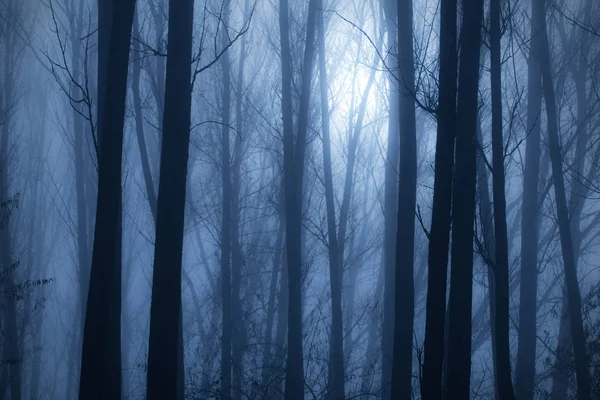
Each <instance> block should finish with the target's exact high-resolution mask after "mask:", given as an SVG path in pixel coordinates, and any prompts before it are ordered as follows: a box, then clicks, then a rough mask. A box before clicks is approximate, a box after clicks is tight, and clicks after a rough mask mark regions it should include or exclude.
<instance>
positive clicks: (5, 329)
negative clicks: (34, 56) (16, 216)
mask: <svg viewBox="0 0 600 400" xmlns="http://www.w3.org/2000/svg"><path fill="white" fill-rule="evenodd" d="M7 11H8V14H9V15H14V14H13V13H14V12H15V11H16V8H15V5H14V4H13V3H12V2H10V3H9V4H8V6H7ZM7 36H8V37H6V38H5V39H4V40H5V43H3V44H4V46H5V49H4V54H3V58H4V59H3V65H2V69H3V70H4V71H3V73H2V81H3V82H2V89H3V90H2V93H0V113H2V114H3V118H2V121H1V127H2V130H1V131H0V202H5V201H7V200H8V199H9V194H8V182H9V175H8V166H9V165H10V163H11V162H10V159H9V154H8V153H9V148H10V144H11V141H10V134H11V130H12V126H11V125H12V122H13V121H12V113H13V111H12V110H11V108H12V106H13V103H14V101H15V99H14V82H13V80H14V72H15V71H14V65H13V61H14V55H15V49H14V47H13V46H14V42H13V40H12V39H13V37H14V36H13V35H12V34H10V33H9V34H8V35H7ZM5 213H6V214H5ZM11 225H12V224H11V221H10V210H8V211H7V210H6V209H3V208H2V209H0V274H1V275H2V280H3V282H2V288H0V290H1V291H2V304H0V305H1V306H2V326H1V328H2V339H3V340H2V357H1V358H0V360H1V362H2V364H3V365H5V366H6V367H5V368H3V371H2V376H1V377H0V378H1V379H2V381H3V382H2V383H3V385H2V386H3V387H2V388H1V390H0V397H4V396H5V393H4V389H5V388H4V384H7V386H8V391H9V393H10V399H11V400H21V397H22V389H21V365H22V361H23V360H22V358H21V346H22V344H21V343H20V339H21V338H20V337H19V333H18V329H17V304H16V302H17V296H16V295H14V294H12V293H11V292H12V288H13V287H14V285H15V279H14V269H15V266H16V265H17V264H16V260H14V258H13V257H14V256H13V243H12V238H11V232H10V230H11Z"/></svg>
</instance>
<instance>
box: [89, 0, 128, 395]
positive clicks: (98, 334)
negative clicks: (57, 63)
mask: <svg viewBox="0 0 600 400" xmlns="http://www.w3.org/2000/svg"><path fill="white" fill-rule="evenodd" d="M135 3H136V2H135V0H124V1H121V2H118V3H113V6H112V23H111V28H110V42H109V55H108V60H107V67H106V68H107V69H106V92H105V97H104V107H103V112H102V114H101V115H100V116H99V117H100V118H99V119H100V120H101V121H102V122H101V124H100V126H101V131H100V134H99V136H100V138H99V140H100V148H99V155H98V156H99V160H98V205H97V210H96V227H95V232H94V247H93V253H92V269H91V273H90V286H89V291H88V300H87V311H86V314H85V326H84V335H83V348H82V360H81V376H80V383H79V398H80V399H107V398H119V397H120V396H121V240H122V238H121V170H122V158H123V126H124V120H125V98H126V93H127V69H128V66H129V44H130V38H131V30H132V25H133V15H134V12H135Z"/></svg>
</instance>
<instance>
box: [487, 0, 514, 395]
mask: <svg viewBox="0 0 600 400" xmlns="http://www.w3.org/2000/svg"><path fill="white" fill-rule="evenodd" d="M489 38H490V63H491V91H492V154H493V160H492V163H493V167H492V168H493V182H492V185H493V196H494V228H495V229H494V233H495V234H494V238H495V243H496V245H495V260H494V261H495V265H494V280H493V283H494V286H493V291H494V297H493V299H494V307H495V320H494V326H493V329H494V331H495V333H496V340H495V343H494V346H495V348H496V355H495V357H494V371H495V378H496V379H495V383H496V393H497V396H498V399H499V400H511V399H514V398H515V395H514V392H513V388H512V380H511V373H510V343H509V326H508V320H509V311H508V310H509V305H508V303H509V293H508V238H507V236H506V235H507V228H506V191H505V178H504V138H503V134H502V63H501V59H500V57H501V56H500V51H501V39H502V32H501V30H500V0H491V3H490V33H489Z"/></svg>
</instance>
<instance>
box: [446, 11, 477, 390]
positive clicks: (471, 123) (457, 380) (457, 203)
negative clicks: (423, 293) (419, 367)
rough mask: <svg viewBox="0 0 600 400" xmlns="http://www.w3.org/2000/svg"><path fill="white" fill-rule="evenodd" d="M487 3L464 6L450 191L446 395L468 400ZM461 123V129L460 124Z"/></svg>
mask: <svg viewBox="0 0 600 400" xmlns="http://www.w3.org/2000/svg"><path fill="white" fill-rule="evenodd" d="M482 21H483V1H481V0H468V1H464V2H463V20H462V28H461V43H460V68H459V76H458V103H457V111H456V123H457V126H456V165H455V174H454V182H453V188H452V194H453V197H452V204H453V211H452V250H451V251H452V254H451V257H452V258H451V274H450V298H449V304H448V305H449V334H448V371H447V373H448V377H447V396H448V398H450V399H466V398H469V396H470V383H471V306H472V302H473V223H474V217H475V191H476V188H475V183H476V173H477V172H476V161H475V160H476V152H475V143H476V132H477V112H478V102H477V99H478V86H479V58H480V47H481V28H482ZM459 124H460V125H459Z"/></svg>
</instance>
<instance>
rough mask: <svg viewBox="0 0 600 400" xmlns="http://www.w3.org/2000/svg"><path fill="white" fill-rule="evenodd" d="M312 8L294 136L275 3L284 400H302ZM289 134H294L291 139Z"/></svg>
mask: <svg viewBox="0 0 600 400" xmlns="http://www.w3.org/2000/svg"><path fill="white" fill-rule="evenodd" d="M316 12H317V9H316V0H311V1H310V3H309V5H308V21H307V27H306V45H305V49H304V62H303V71H304V73H303V74H302V89H301V97H300V108H299V111H298V130H297V133H296V135H294V132H293V130H294V127H293V108H292V92H291V89H292V59H291V52H290V38H289V34H290V30H289V27H290V23H289V6H288V1H287V0H280V2H279V32H280V41H281V79H282V86H281V87H282V92H281V98H282V104H281V107H282V114H283V176H284V178H283V181H284V193H285V218H286V252H287V253H286V257H287V268H288V286H289V289H288V290H289V291H288V293H289V303H288V307H289V311H288V328H287V330H288V356H287V364H286V371H285V375H286V381H285V382H286V383H285V399H286V400H296V399H298V400H301V399H303V398H304V366H303V351H302V186H303V178H304V155H305V152H306V133H307V129H308V112H309V104H310V92H311V81H312V70H313V62H314V47H315V28H316ZM294 136H295V137H296V140H295V143H294Z"/></svg>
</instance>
